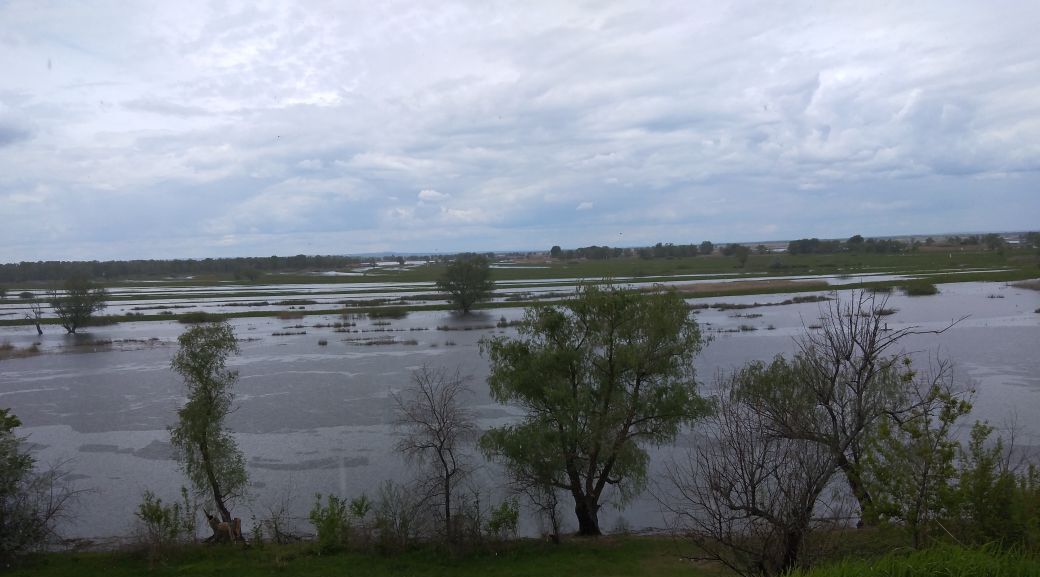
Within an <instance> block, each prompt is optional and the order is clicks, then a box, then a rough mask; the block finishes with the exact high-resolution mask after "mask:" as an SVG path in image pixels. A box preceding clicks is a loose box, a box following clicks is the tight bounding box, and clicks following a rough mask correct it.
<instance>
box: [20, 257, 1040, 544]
mask: <svg viewBox="0 0 1040 577" xmlns="http://www.w3.org/2000/svg"><path fill="white" fill-rule="evenodd" d="M812 278H813V279H814V280H815V279H817V278H818V277H812ZM696 280H697V279H689V280H686V281H684V282H685V283H689V282H694V281H696ZM744 280H746V279H744ZM827 280H828V281H831V282H832V284H838V283H842V282H843V281H850V279H848V278H843V279H838V278H829V279H827ZM871 280H882V279H871ZM629 282H632V283H633V284H635V283H634V281H629ZM711 282H719V281H718V280H717V279H716V280H713V281H711ZM514 284H516V285H517V286H516V287H514V288H508V289H505V290H506V291H510V290H515V291H519V292H524V291H526V292H531V291H534V290H545V291H567V290H570V289H571V288H572V287H573V284H574V280H565V281H560V282H554V283H542V284H541V285H539V287H538V288H537V289H533V288H528V287H523V286H520V285H519V283H514ZM225 288H227V287H193V288H191V289H190V290H189V289H183V293H178V294H170V291H169V289H164V288H162V287H148V288H147V291H153V290H154V291H155V293H156V294H153V295H150V296H158V295H167V296H162V297H161V298H160V299H158V300H157V299H156V298H144V297H145V296H146V295H144V294H141V295H140V296H142V298H141V299H139V300H126V301H116V302H113V303H112V305H111V306H110V308H116V309H117V310H130V309H132V307H134V306H172V305H176V304H190V305H191V310H211V311H214V312H219V311H226V310H229V304H228V303H233V302H236V299H251V300H253V301H257V302H260V301H263V300H265V299H267V298H268V297H264V298H259V299H258V298H256V297H234V296H231V294H229V295H228V296H226V297H220V296H207V297H205V298H202V299H194V298H191V296H190V295H187V294H184V293H188V292H193V291H198V292H199V293H200V294H207V295H213V294H214V293H219V292H221V291H224V289H225ZM255 289H256V287H250V290H255ZM940 289H941V293H940V294H939V295H937V296H932V297H906V296H901V295H895V294H894V295H893V296H891V298H890V300H889V302H888V305H887V306H888V307H889V308H892V309H895V310H896V312H895V313H894V314H892V315H891V316H889V317H888V322H889V323H890V325H891V327H892V328H899V327H904V326H907V325H916V326H920V327H921V328H922V329H926V330H928V329H939V328H942V327H945V326H946V325H948V324H949V323H950V322H952V321H954V320H956V319H959V318H961V317H963V316H965V315H967V318H966V319H965V320H962V321H961V322H959V323H958V324H957V325H956V326H954V327H953V328H951V329H950V330H948V331H946V332H945V333H943V334H941V335H921V336H915V337H912V338H908V339H907V340H906V341H904V345H905V348H906V350H908V351H912V352H914V354H915V355H916V357H917V358H918V360H919V363H920V365H921V366H924V365H926V364H927V362H928V360H929V359H932V360H934V359H935V358H945V359H949V360H951V361H953V362H954V366H955V375H956V379H957V382H958V383H960V384H961V385H962V386H964V387H965V388H973V389H974V390H975V391H976V403H975V413H974V415H975V417H977V418H980V419H987V420H989V421H990V422H991V423H994V424H997V425H1003V424H1004V423H1005V422H1006V421H1007V420H1008V419H1009V418H1012V417H1013V416H1015V415H1017V420H1018V424H1019V425H1020V426H1022V427H1023V428H1024V430H1025V433H1026V434H1027V438H1028V437H1032V436H1036V435H1037V434H1040V425H1038V424H1037V423H1036V416H1037V415H1040V355H1038V354H1037V353H1038V352H1040V314H1037V313H1035V312H1034V311H1035V310H1036V309H1037V308H1038V307H1040V292H1037V291H1031V290H1026V289H1019V288H1015V287H1013V286H1008V285H1005V284H1003V283H959V284H949V285H941V286H940ZM264 290H267V289H264ZM277 290H278V291H286V292H287V293H288V294H291V295H301V294H305V293H306V291H311V290H313V291H314V294H313V296H309V297H307V298H311V299H313V300H320V299H328V300H329V302H338V301H342V300H344V299H346V298H350V295H351V294H356V295H357V298H362V296H361V295H362V294H364V295H365V296H364V297H363V298H374V297H373V296H372V295H383V296H386V295H393V296H395V297H396V296H402V295H406V296H407V295H413V296H414V295H421V294H427V293H429V292H431V291H432V287H431V286H428V285H425V284H422V283H417V284H416V285H415V286H401V285H394V286H385V285H383V286H361V285H359V284H356V283H354V284H349V285H343V286H340V285H300V286H293V287H286V286H280V287H277ZM362 290H367V291H372V292H369V293H360V292H357V291H362ZM402 290H403V291H404V292H401V291H402ZM141 291H145V292H147V291H146V289H141ZM163 291H166V292H163ZM271 291H275V289H274V288H273V287H272V288H271ZM349 291H355V292H353V293H350V294H347V295H346V296H344V295H345V294H346V293H347V292H349ZM230 292H231V293H233V292H234V291H230ZM323 293H324V294H323ZM123 294H126V295H127V296H132V295H134V294H138V293H134V292H131V291H126V292H125V293H123ZM801 294H803V295H804V294H817V295H825V294H827V293H824V292H819V293H801ZM790 297H791V295H757V296H742V297H724V298H707V299H690V302H692V303H697V304H704V303H706V304H712V303H719V302H726V303H737V304H751V303H760V304H769V303H779V302H782V301H784V300H786V299H789V298H790ZM279 299H281V297H279ZM825 304H826V303H801V304H787V305H782V306H762V307H756V308H746V309H740V310H718V309H715V308H707V309H704V310H700V311H698V312H697V318H698V321H699V323H700V324H701V327H702V330H703V331H704V332H705V334H706V335H710V336H711V337H712V342H711V343H710V344H709V345H708V346H707V347H705V349H704V351H703V352H702V353H701V355H700V357H699V359H698V360H699V362H698V370H699V375H698V378H699V380H700V381H701V382H702V383H704V386H705V388H706V389H708V388H710V384H711V381H712V379H713V377H714V375H715V374H716V372H717V371H727V370H731V369H734V368H736V367H739V366H741V365H743V364H744V363H746V362H747V361H749V360H753V359H762V360H768V359H770V358H771V357H773V356H774V355H776V354H780V353H789V352H791V351H792V350H793V349H794V338H795V337H796V336H797V335H799V334H800V333H801V332H802V331H803V330H804V328H803V327H805V326H808V325H812V324H813V323H814V322H816V319H817V318H818V317H819V316H820V307H821V305H825ZM268 306H273V307H278V309H279V310H281V309H285V308H286V306H284V305H273V304H272V305H268ZM301 306H304V307H308V306H313V308H315V309H318V308H323V307H322V305H321V304H318V305H301ZM232 308H233V307H232ZM106 312H113V311H106ZM299 312H301V313H304V312H306V308H305V309H304V310H301V311H299ZM522 314H523V310H522V309H521V308H505V309H496V310H494V311H493V312H486V313H481V314H476V315H471V316H470V317H466V318H462V317H458V316H456V315H455V314H453V313H448V312H444V311H426V312H412V313H411V314H409V315H408V316H407V317H406V318H402V319H370V318H368V317H367V316H359V315H357V316H355V317H352V318H343V317H341V316H340V315H308V316H303V317H302V318H296V319H279V318H274V317H267V318H247V319H235V320H233V321H231V322H232V324H233V326H234V327H235V329H236V332H237V334H238V336H239V338H240V339H242V343H241V348H242V353H241V355H240V356H238V357H237V358H235V359H234V360H233V361H232V364H233V366H234V367H235V368H237V369H238V370H239V371H240V375H241V376H240V380H239V383H238V385H237V388H236V393H237V397H236V407H237V409H236V410H235V411H234V413H233V414H232V415H231V416H230V418H229V425H230V427H231V428H232V429H233V430H234V431H235V432H236V433H237V435H238V440H239V443H240V446H241V448H242V450H243V452H244V454H245V455H246V458H247V460H248V466H249V475H250V479H251V481H252V495H251V499H250V500H249V501H248V502H246V503H243V504H242V505H240V506H239V507H238V509H237V511H236V514H238V515H239V516H241V517H242V518H243V520H244V521H245V522H246V524H247V525H248V523H249V521H248V520H247V519H248V517H249V516H250V512H251V511H252V512H253V513H255V514H256V516H257V517H261V516H263V515H264V514H266V511H267V507H268V506H269V505H272V504H274V503H276V502H279V501H281V500H284V499H289V500H290V501H291V503H292V507H293V510H294V511H295V513H296V514H297V515H298V516H300V517H305V515H306V510H307V509H308V507H309V505H310V503H311V502H312V499H313V494H314V493H315V492H322V493H328V492H334V493H337V494H341V495H347V496H350V495H356V494H358V493H360V492H362V491H367V492H368V493H369V494H371V493H373V492H374V491H375V490H376V489H377V486H378V485H379V483H381V482H382V481H383V480H385V479H395V480H398V481H402V480H406V479H407V478H408V475H409V471H408V469H407V468H406V467H405V466H404V463H403V462H402V461H401V459H400V458H399V457H398V456H397V455H395V454H394V452H393V450H392V447H393V445H394V442H395V439H396V433H395V430H394V427H393V425H392V423H393V419H394V405H393V400H392V398H391V394H392V393H393V392H394V391H398V390H401V389H402V388H405V387H407V386H408V385H409V380H410V378H411V373H412V371H414V370H416V369H417V368H419V367H420V366H422V365H423V364H429V365H431V366H436V367H446V368H449V369H452V370H454V368H456V367H458V368H459V369H460V371H461V372H462V373H463V374H465V375H471V376H472V381H471V383H470V384H471V387H472V389H473V393H472V395H471V396H470V398H469V399H468V402H469V404H470V405H471V407H472V408H473V409H474V411H475V412H476V414H477V416H478V417H479V424H480V426H481V427H488V426H493V425H496V424H500V423H503V422H506V421H508V420H509V419H511V418H514V416H515V414H516V413H515V411H514V410H513V409H511V408H509V407H503V406H500V405H498V404H496V403H494V402H493V401H492V400H491V399H490V397H489V394H488V390H487V385H486V384H485V377H486V375H487V364H486V361H485V360H484V359H483V358H481V356H480V354H479V350H478V343H479V341H480V340H481V339H483V338H487V337H490V336H494V335H508V334H511V331H512V330H513V329H511V328H509V327H508V326H505V325H508V321H511V320H516V319H519V318H520V317H521V316H522ZM759 315H760V316H759ZM503 320H504V321H507V322H505V323H503V322H501V321H503ZM500 324H501V325H503V326H501V327H500V326H498V325H500ZM184 328H185V325H181V324H178V323H176V322H173V321H168V322H167V321H158V322H147V323H122V324H119V325H113V326H108V327H97V328H91V329H90V330H89V333H86V334H82V335H76V336H65V335H62V334H61V329H60V328H58V327H54V326H51V327H46V328H45V330H47V333H46V334H45V335H44V336H43V337H42V338H37V336H36V334H35V330H34V329H31V328H30V327H5V328H0V342H9V343H10V344H11V345H12V346H13V347H15V349H16V350H20V349H21V350H24V349H28V348H29V347H31V345H32V344H33V343H34V342H39V343H40V345H39V347H38V349H39V352H38V353H35V354H27V355H24V356H20V357H19V358H7V359H4V360H0V406H5V407H6V406H10V407H12V408H13V412H14V413H15V414H17V415H18V416H19V418H20V419H21V420H22V421H23V423H24V425H25V426H24V427H23V428H22V429H21V432H22V433H23V434H26V435H28V437H29V441H30V442H31V443H32V444H33V446H34V447H35V448H36V457H37V459H38V460H39V461H40V462H42V463H55V462H65V463H66V464H65V467H66V468H67V469H69V470H70V471H71V472H72V473H73V478H74V479H75V483H76V486H77V487H80V488H86V489H91V491H90V492H89V493H87V494H85V495H84V497H83V499H82V500H81V502H80V507H79V508H78V511H77V522H76V524H75V525H73V526H70V527H68V528H67V530H66V533H67V534H69V535H73V536H83V537H101V536H117V535H126V534H128V533H129V532H130V526H131V525H132V522H133V510H134V508H135V507H136V505H137V503H138V502H139V500H140V495H141V493H142V492H143V491H144V490H145V489H150V490H152V491H155V492H156V493H157V494H158V495H160V496H161V497H165V498H173V497H174V496H175V495H176V492H177V490H178V488H179V487H180V486H181V485H182V484H185V479H184V477H183V475H182V474H181V473H180V472H179V470H178V468H177V465H176V463H175V462H174V461H172V460H171V459H170V453H169V445H168V434H167V431H166V427H167V426H169V425H171V424H172V423H173V422H174V420H175V418H176V414H175V412H176V410H177V408H178V407H179V406H180V405H181V404H182V403H183V402H184V397H183V391H182V385H181V382H180V381H179V379H178V378H177V376H176V375H175V374H174V373H173V372H172V371H171V370H170V368H169V360H170V357H171V356H172V355H173V353H174V352H175V350H176V338H177V335H179V334H180V333H181V332H182V331H183V330H184ZM322 342H324V343H325V344H322ZM695 438H696V435H695V432H694V433H691V432H688V433H687V434H685V435H684V436H683V437H682V438H680V439H679V441H678V442H677V444H676V446H675V447H668V448H663V449H661V450H658V451H655V453H654V459H653V465H652V466H653V468H654V470H655V471H659V470H660V468H661V467H662V465H663V463H664V462H665V461H666V459H667V458H669V457H670V455H673V454H682V453H683V451H684V450H685V447H689V446H690V444H691V443H693V442H694V439H695ZM1032 442H1033V441H1031V440H1027V441H1026V443H1032ZM476 458H477V460H478V461H479V457H476ZM478 481H479V482H480V483H481V484H482V485H483V494H485V495H491V496H492V498H497V497H501V496H502V495H504V493H503V492H502V490H501V488H500V487H499V483H500V479H499V475H498V471H497V469H496V468H495V467H493V466H487V467H485V468H484V469H483V470H482V472H481V474H480V475H478ZM496 496H497V497H496ZM603 516H604V517H603V526H604V527H605V528H607V529H610V528H611V527H613V526H614V525H615V524H616V523H618V519H619V517H623V518H624V521H625V523H627V524H628V525H629V526H631V527H632V528H642V527H660V526H663V524H664V522H665V521H664V518H663V516H662V514H661V513H660V512H659V506H658V505H657V504H656V503H655V502H654V501H653V499H652V498H650V497H649V496H645V495H644V496H643V497H641V498H639V499H637V500H636V501H635V502H633V503H631V504H630V505H629V506H628V507H626V508H625V509H624V510H623V511H621V512H620V513H618V512H617V511H615V510H614V509H612V508H610V507H607V508H605V509H604V511H603Z"/></svg>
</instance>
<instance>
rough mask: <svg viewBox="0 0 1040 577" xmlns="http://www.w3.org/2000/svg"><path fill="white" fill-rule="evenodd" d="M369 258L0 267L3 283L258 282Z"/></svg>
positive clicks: (302, 257) (54, 263) (300, 257)
mask: <svg viewBox="0 0 1040 577" xmlns="http://www.w3.org/2000/svg"><path fill="white" fill-rule="evenodd" d="M367 260H368V259H361V258H358V257H349V256H307V255H303V254H298V255H296V256H267V257H237V258H205V259H197V260H196V259H172V260H109V261H96V260H94V261H55V260H50V261H36V262H19V263H7V264H0V282H28V281H55V280H65V279H67V278H72V277H88V278H107V279H119V278H129V277H149V276H183V275H199V274H231V275H236V276H237V277H239V278H242V279H245V280H255V279H256V278H258V277H259V276H260V275H262V274H263V273H265V272H275V271H292V270H306V269H334V268H342V267H350V266H357V265H359V264H361V263H364V262H367Z"/></svg>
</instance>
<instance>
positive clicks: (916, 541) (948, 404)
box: [865, 359, 971, 547]
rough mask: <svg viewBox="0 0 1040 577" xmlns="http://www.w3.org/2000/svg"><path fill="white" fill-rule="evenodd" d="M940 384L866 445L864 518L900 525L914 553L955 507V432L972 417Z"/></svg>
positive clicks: (965, 403) (890, 420) (888, 420)
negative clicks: (868, 504) (868, 499)
mask: <svg viewBox="0 0 1040 577" xmlns="http://www.w3.org/2000/svg"><path fill="white" fill-rule="evenodd" d="M904 363H905V367H906V372H905V373H904V378H905V379H912V378H914V373H913V372H912V371H911V370H910V360H909V359H904ZM942 378H943V377H942V375H940V376H939V377H937V378H936V379H935V380H934V381H933V382H932V384H931V386H929V387H928V388H927V391H926V392H925V394H924V396H923V398H922V399H919V400H918V401H917V402H914V403H913V407H912V408H911V409H910V410H909V411H908V412H907V413H906V414H904V415H902V416H901V417H900V418H899V419H898V420H897V419H893V418H886V419H883V420H882V421H881V422H880V423H879V425H878V427H877V430H876V432H875V433H874V435H872V436H871V437H870V438H869V439H868V442H867V452H866V453H867V458H866V459H865V467H866V469H867V470H868V471H869V474H868V475H866V477H867V479H868V483H869V484H870V492H871V495H872V496H873V502H872V504H871V505H872V507H871V510H869V511H867V512H866V515H867V516H868V517H871V518H875V519H879V520H882V521H895V522H898V523H902V524H903V525H904V526H905V527H906V529H907V530H908V531H909V532H910V535H911V538H912V542H913V545H914V547H920V546H922V545H923V544H924V539H925V538H926V537H927V535H928V533H929V531H930V530H932V529H933V528H934V525H935V523H934V521H935V520H936V519H940V518H945V517H946V516H948V515H949V514H950V513H952V512H953V509H954V508H955V507H956V504H955V503H956V499H955V496H954V486H953V483H954V480H955V478H956V476H957V468H956V459H957V453H958V449H959V446H960V445H959V443H958V442H957V440H956V439H955V438H954V437H953V431H954V428H955V426H956V424H957V422H958V420H959V419H960V418H961V417H963V416H965V415H967V414H968V413H969V412H970V411H971V403H969V402H968V401H966V400H964V399H962V398H960V397H959V396H957V395H955V394H954V393H953V392H952V391H951V388H950V387H949V386H947V385H945V384H944V383H943V382H942Z"/></svg>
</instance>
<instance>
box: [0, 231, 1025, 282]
mask: <svg viewBox="0 0 1040 577" xmlns="http://www.w3.org/2000/svg"><path fill="white" fill-rule="evenodd" d="M1022 239H1023V241H1024V242H1023V244H1024V245H1025V246H1032V247H1040V233H1038V232H1029V233H1025V234H1024V235H1022ZM922 245H923V246H933V245H935V246H968V247H979V248H985V249H988V250H999V249H1001V248H1003V247H1004V246H1005V245H1006V241H1005V240H1004V238H1003V237H1002V236H1000V235H998V234H993V233H991V234H986V235H967V236H948V237H943V239H942V242H941V243H940V242H937V241H935V240H934V239H932V238H931V237H929V238H927V239H926V240H925V241H924V242H918V241H910V242H903V241H899V240H895V239H884V238H864V237H863V236H861V235H858V234H857V235H854V236H851V237H849V238H848V239H847V240H840V239H839V240H821V239H819V238H802V239H798V240H792V241H790V242H789V243H788V244H787V247H786V251H787V252H788V253H789V254H792V255H797V254H833V253H842V252H850V253H867V254H897V253H903V252H910V251H914V250H916V249H917V248H918V247H920V246H922ZM748 246H749V245H747V244H741V243H731V244H721V245H717V244H714V243H712V242H711V241H707V240H706V241H703V242H701V243H697V244H694V243H691V244H673V243H660V242H659V243H657V244H654V245H653V246H645V247H629V248H621V247H610V246H606V245H604V246H598V245H590V246H585V247H579V248H575V249H563V248H561V247H560V246H553V247H552V249H551V250H550V251H549V255H550V256H551V257H552V258H554V259H562V260H574V259H586V260H607V259H613V258H626V257H628V258H632V257H638V258H644V259H657V258H687V257H694V256H705V255H711V254H716V253H718V254H721V255H723V256H733V255H734V254H736V253H737V252H738V251H739V250H743V248H741V247H748ZM774 246H775V245H774ZM753 248H754V249H755V252H757V253H759V254H766V253H769V252H771V249H770V248H769V247H767V246H766V245H764V244H758V245H756V246H754V247H753ZM470 254H473V253H458V254H445V255H425V256H420V257H418V258H423V259H426V260H437V261H444V260H451V259H454V258H455V257H457V256H461V255H470ZM480 254H485V255H487V256H488V257H489V258H494V256H495V255H494V253H480ZM412 258H415V257H412ZM377 260H384V261H385V260H397V261H398V262H400V263H401V264H404V260H405V259H404V257H402V256H398V255H394V254H391V255H386V256H382V257H373V256H366V257H361V256H345V255H335V256H334V255H303V254H298V255H295V256H267V257H232V258H204V259H137V260H109V261H96V260H95V261H54V260H49V261H35V262H33V261H23V262H18V263H2V264H0V282H7V283H20V282H34V281H63V280H66V279H69V278H72V277H86V278H95V279H126V278H132V277H177V276H188V275H232V276H234V278H235V279H237V280H247V281H253V280H257V279H258V278H259V277H261V276H262V275H263V274H265V273H271V272H289V271H304V270H335V269H342V268H349V267H358V266H363V265H365V264H375V262H376V261H377Z"/></svg>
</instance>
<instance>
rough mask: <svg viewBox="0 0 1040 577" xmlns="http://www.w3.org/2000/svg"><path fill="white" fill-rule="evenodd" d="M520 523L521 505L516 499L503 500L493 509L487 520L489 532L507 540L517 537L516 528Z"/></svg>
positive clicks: (495, 536)
mask: <svg viewBox="0 0 1040 577" xmlns="http://www.w3.org/2000/svg"><path fill="white" fill-rule="evenodd" d="M519 523H520V505H519V503H517V501H516V500H515V499H510V500H508V501H503V502H502V504H500V505H499V506H498V507H496V508H494V509H492V510H491V517H490V518H489V519H488V522H487V532H488V535H490V536H491V537H492V538H495V539H499V540H502V541H505V540H507V539H512V538H515V537H516V528H517V525H518V524H519Z"/></svg>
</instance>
